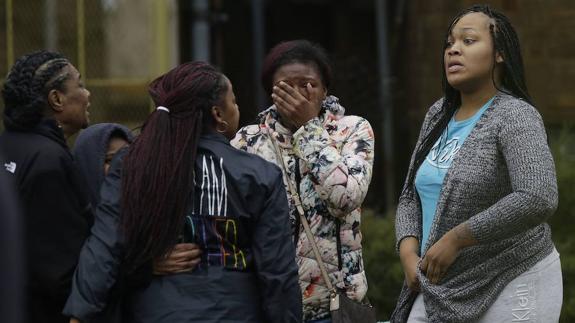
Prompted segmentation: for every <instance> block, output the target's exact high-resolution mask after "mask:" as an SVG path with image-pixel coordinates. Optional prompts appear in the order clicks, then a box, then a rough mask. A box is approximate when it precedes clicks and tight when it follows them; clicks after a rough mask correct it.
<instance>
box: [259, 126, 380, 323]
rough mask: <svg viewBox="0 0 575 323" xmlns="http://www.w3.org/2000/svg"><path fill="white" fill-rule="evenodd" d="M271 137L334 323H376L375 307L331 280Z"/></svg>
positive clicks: (285, 167)
mask: <svg viewBox="0 0 575 323" xmlns="http://www.w3.org/2000/svg"><path fill="white" fill-rule="evenodd" d="M269 137H270V140H271V141H272V143H273V145H274V149H275V152H276V158H277V159H278V163H279V164H280V166H281V168H282V169H283V173H284V175H285V176H286V177H287V183H288V192H289V193H290V195H291V196H292V198H293V201H294V204H295V207H296V209H297V212H298V214H299V217H300V222H301V224H302V226H303V228H304V231H305V234H306V235H307V239H308V240H309V242H310V244H311V247H312V250H313V254H314V257H315V259H316V260H317V262H318V265H319V269H320V271H321V275H322V277H323V280H324V282H325V284H326V286H327V288H328V290H329V291H330V302H329V310H330V314H331V321H332V323H375V322H376V321H377V319H376V318H375V308H374V307H373V306H371V305H370V304H369V303H367V304H363V303H358V302H356V301H354V300H352V299H350V298H349V297H347V295H346V293H345V291H341V290H337V289H336V288H335V287H334V286H333V284H332V283H331V281H330V280H329V276H328V274H327V270H326V269H325V264H324V262H323V260H322V259H321V254H320V252H319V249H318V247H317V244H316V243H315V239H314V237H313V234H312V233H311V229H310V228H309V223H308V222H307V219H306V217H305V213H304V210H303V207H302V204H301V200H300V198H299V194H298V193H297V190H296V189H295V188H294V187H293V184H292V182H291V181H290V180H289V176H288V172H287V169H288V167H287V165H286V164H285V161H284V159H283V155H282V153H281V149H280V147H279V146H278V144H277V142H276V140H275V139H274V138H273V136H272V134H271V133H269ZM338 252H339V250H338Z"/></svg>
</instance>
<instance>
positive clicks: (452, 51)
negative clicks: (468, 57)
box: [447, 44, 461, 56]
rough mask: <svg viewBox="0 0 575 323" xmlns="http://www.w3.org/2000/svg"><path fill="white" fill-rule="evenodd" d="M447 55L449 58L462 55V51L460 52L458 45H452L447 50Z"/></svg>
mask: <svg viewBox="0 0 575 323" xmlns="http://www.w3.org/2000/svg"><path fill="white" fill-rule="evenodd" d="M447 54H448V55H449V56H453V55H459V54H461V51H460V50H459V46H458V45H457V44H453V45H451V47H449V48H448V49H447Z"/></svg>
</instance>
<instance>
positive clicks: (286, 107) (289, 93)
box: [272, 81, 322, 130]
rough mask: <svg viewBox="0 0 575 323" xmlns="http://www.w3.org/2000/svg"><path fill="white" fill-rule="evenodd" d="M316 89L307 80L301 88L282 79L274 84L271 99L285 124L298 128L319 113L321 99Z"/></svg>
mask: <svg viewBox="0 0 575 323" xmlns="http://www.w3.org/2000/svg"><path fill="white" fill-rule="evenodd" d="M318 90H319V89H318V88H314V87H313V86H312V85H311V84H310V83H309V82H308V83H306V85H305V88H301V89H299V88H298V89H296V88H294V87H292V86H291V85H289V84H288V83H286V82H283V81H281V82H279V83H277V84H276V85H275V86H274V88H273V93H272V100H273V102H274V104H275V106H276V108H277V111H278V113H279V114H280V116H281V117H282V119H284V120H285V121H286V122H287V123H288V124H287V126H290V127H292V128H294V130H295V129H298V128H299V127H301V126H303V125H304V124H305V123H306V122H308V121H309V120H311V119H313V118H315V117H317V116H318V115H319V111H320V110H321V101H322V99H321V96H320V94H319V93H318V92H319V91H318ZM302 92H303V93H302Z"/></svg>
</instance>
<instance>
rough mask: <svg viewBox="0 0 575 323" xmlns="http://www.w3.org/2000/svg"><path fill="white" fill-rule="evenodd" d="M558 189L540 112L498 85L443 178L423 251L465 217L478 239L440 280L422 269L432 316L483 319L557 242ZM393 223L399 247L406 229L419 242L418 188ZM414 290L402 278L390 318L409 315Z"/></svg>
mask: <svg viewBox="0 0 575 323" xmlns="http://www.w3.org/2000/svg"><path fill="white" fill-rule="evenodd" d="M442 102H443V99H440V100H439V101H437V102H436V103H435V104H434V105H433V106H432V107H431V108H430V109H429V112H428V113H427V115H426V117H425V120H424V122H423V125H422V128H421V133H420V135H419V139H418V142H417V144H416V148H415V151H417V148H418V147H419V145H420V144H421V141H422V139H423V138H424V137H425V136H426V135H427V134H428V133H429V131H431V129H432V128H433V125H434V124H435V123H436V122H437V121H438V120H439V116H440V115H441V114H442V113H444V112H443V111H442V110H441V105H442ZM413 171H415V170H414V169H413V157H412V160H411V166H410V169H409V172H413ZM404 192H405V190H404ZM557 195H558V194H557V181H556V176H555V166H554V162H553V157H552V156H551V152H550V151H549V146H548V145H547V136H546V133H545V128H544V125H543V121H542V119H541V116H540V115H539V113H538V112H537V110H536V109H535V108H534V107H533V106H531V105H529V104H528V103H526V102H525V101H522V100H520V99H517V98H515V97H513V96H510V95H507V94H504V93H501V92H499V93H498V94H497V95H496V97H495V99H494V100H493V102H492V104H491V106H490V107H489V108H488V109H487V110H486V111H485V113H484V114H483V115H482V116H481V118H480V119H479V121H478V122H477V124H476V126H475V128H474V129H473V130H472V132H471V133H470V134H469V137H467V139H466V140H465V142H464V143H463V146H462V147H461V150H460V151H459V153H458V154H457V156H456V157H455V159H454V160H453V162H452V165H451V168H449V170H448V172H447V175H446V176H445V179H444V181H443V186H442V189H441V193H440V196H439V200H438V202H437V209H436V211H435V218H434V220H433V224H432V226H431V232H430V236H429V241H428V242H427V244H426V246H425V248H424V252H426V251H427V250H428V249H429V248H430V247H431V246H432V245H433V244H434V243H435V242H436V241H438V240H439V239H440V238H441V237H442V236H443V235H444V234H445V233H447V232H448V231H449V230H450V229H452V228H453V227H455V226H457V225H458V224H460V223H462V222H467V223H468V225H469V228H470V229H471V232H472V234H473V236H474V237H475V239H477V241H479V244H478V245H476V246H473V247H468V248H465V249H463V250H462V251H461V253H460V254H459V256H458V257H457V259H456V260H455V262H454V263H453V264H452V265H451V267H450V268H449V269H448V272H447V273H446V276H445V278H443V279H442V280H441V281H440V282H439V284H437V285H433V284H431V283H430V282H429V280H428V279H427V278H426V277H425V276H424V275H423V274H422V273H421V272H420V271H419V272H418V273H417V275H418V278H419V281H420V285H421V292H422V293H423V299H424V303H425V309H426V311H427V316H428V318H429V321H430V322H442V323H443V322H472V321H474V320H477V319H479V318H480V317H481V315H482V314H483V313H485V311H486V310H487V309H488V308H489V306H490V305H491V304H492V303H493V302H494V301H495V299H496V298H497V296H498V295H499V293H500V292H501V291H502V289H503V288H504V287H505V286H506V285H507V284H508V283H509V282H510V281H511V280H513V279H514V278H515V277H517V276H518V275H520V274H521V273H523V272H525V271H527V270H528V269H529V268H531V267H532V266H533V265H535V264H536V263H537V262H538V261H540V260H542V259H543V258H544V257H545V256H547V255H549V254H550V253H551V251H552V250H553V248H554V246H553V242H552V241H551V230H550V228H549V225H547V223H546V222H545V221H546V220H547V218H548V217H549V216H550V215H551V214H553V212H554V211H555V209H556V208H557ZM395 227H396V228H395V230H396V238H397V247H399V243H400V242H401V240H402V239H403V238H405V237H408V236H413V237H416V238H417V239H419V241H421V206H420V201H419V197H418V196H417V194H416V193H414V194H409V193H404V194H402V196H401V197H400V199H399V205H398V207H397V214H396V220H395ZM416 296H417V293H414V292H411V291H410V290H409V289H408V288H407V285H406V284H405V283H404V286H403V289H402V291H401V294H400V296H399V299H398V303H397V307H396V309H395V311H394V313H393V315H392V318H391V322H405V321H407V318H408V316H409V312H410V310H411V307H412V305H413V301H414V300H415V297H416Z"/></svg>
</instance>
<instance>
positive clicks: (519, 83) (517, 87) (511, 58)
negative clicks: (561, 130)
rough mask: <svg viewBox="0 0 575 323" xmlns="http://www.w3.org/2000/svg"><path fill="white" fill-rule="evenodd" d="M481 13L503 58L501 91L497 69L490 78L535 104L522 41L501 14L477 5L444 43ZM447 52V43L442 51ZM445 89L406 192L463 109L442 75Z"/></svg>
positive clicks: (448, 31)
mask: <svg viewBox="0 0 575 323" xmlns="http://www.w3.org/2000/svg"><path fill="white" fill-rule="evenodd" d="M474 12H479V13H483V14H485V15H486V16H488V17H489V18H491V19H492V21H493V22H492V23H491V24H490V25H489V33H490V34H491V39H492V40H493V59H494V60H495V57H496V55H497V54H498V53H499V54H500V55H501V56H502V57H503V64H502V66H501V67H502V73H501V76H502V77H501V85H502V86H501V87H499V85H498V84H497V82H496V81H495V65H494V66H493V69H492V70H491V78H492V81H493V84H494V85H495V88H496V89H497V90H499V91H501V92H504V93H507V94H509V95H512V96H514V97H516V98H519V99H521V100H524V101H526V102H527V103H529V104H531V105H533V104H532V101H531V97H530V96H529V93H528V91H527V86H526V83H525V72H524V68H523V59H522V57H521V49H520V47H519V38H518V37H517V33H516V32H515V29H514V28H513V26H512V25H511V22H510V21H509V19H508V18H507V17H506V16H505V15H504V14H502V13H500V12H498V11H496V10H494V9H492V8H490V7H489V6H488V5H474V6H471V7H469V8H467V9H465V10H463V11H462V12H460V13H459V14H458V15H457V16H456V17H455V18H454V19H453V20H452V21H451V23H450V24H449V27H448V29H447V33H446V36H445V39H447V38H448V37H449V35H450V34H451V31H452V30H453V27H454V26H455V24H457V22H458V21H459V20H460V19H461V18H462V17H463V16H465V15H467V14H470V13H474ZM446 48H447V42H446V44H445V45H444V47H443V50H444V51H445V49H446ZM441 61H442V71H445V61H444V60H443V55H442V60H441ZM442 74H443V75H442V85H443V93H444V96H443V104H442V106H441V110H440V112H439V113H437V114H436V115H434V116H432V118H439V120H438V121H437V123H436V124H435V126H434V127H433V129H431V131H430V132H429V134H428V135H427V136H426V137H425V138H423V140H422V142H421V145H419V148H418V149H417V151H416V153H415V157H414V162H413V168H412V170H411V171H410V172H409V174H408V177H407V183H406V185H405V187H404V188H403V190H404V192H408V193H413V192H414V184H415V175H416V173H417V170H418V169H419V167H420V166H421V164H422V163H423V161H424V160H425V158H426V157H427V155H428V154H429V151H430V150H431V148H432V147H433V145H434V144H435V143H436V142H437V140H438V139H439V138H440V136H441V134H442V133H443V131H444V130H445V128H446V127H447V125H448V123H449V120H451V118H452V117H453V115H454V114H455V111H456V110H457V108H459V106H460V105H461V96H460V93H459V91H458V90H456V89H455V88H453V87H452V86H451V85H450V84H449V82H448V81H447V76H446V74H445V72H443V73H442Z"/></svg>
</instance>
